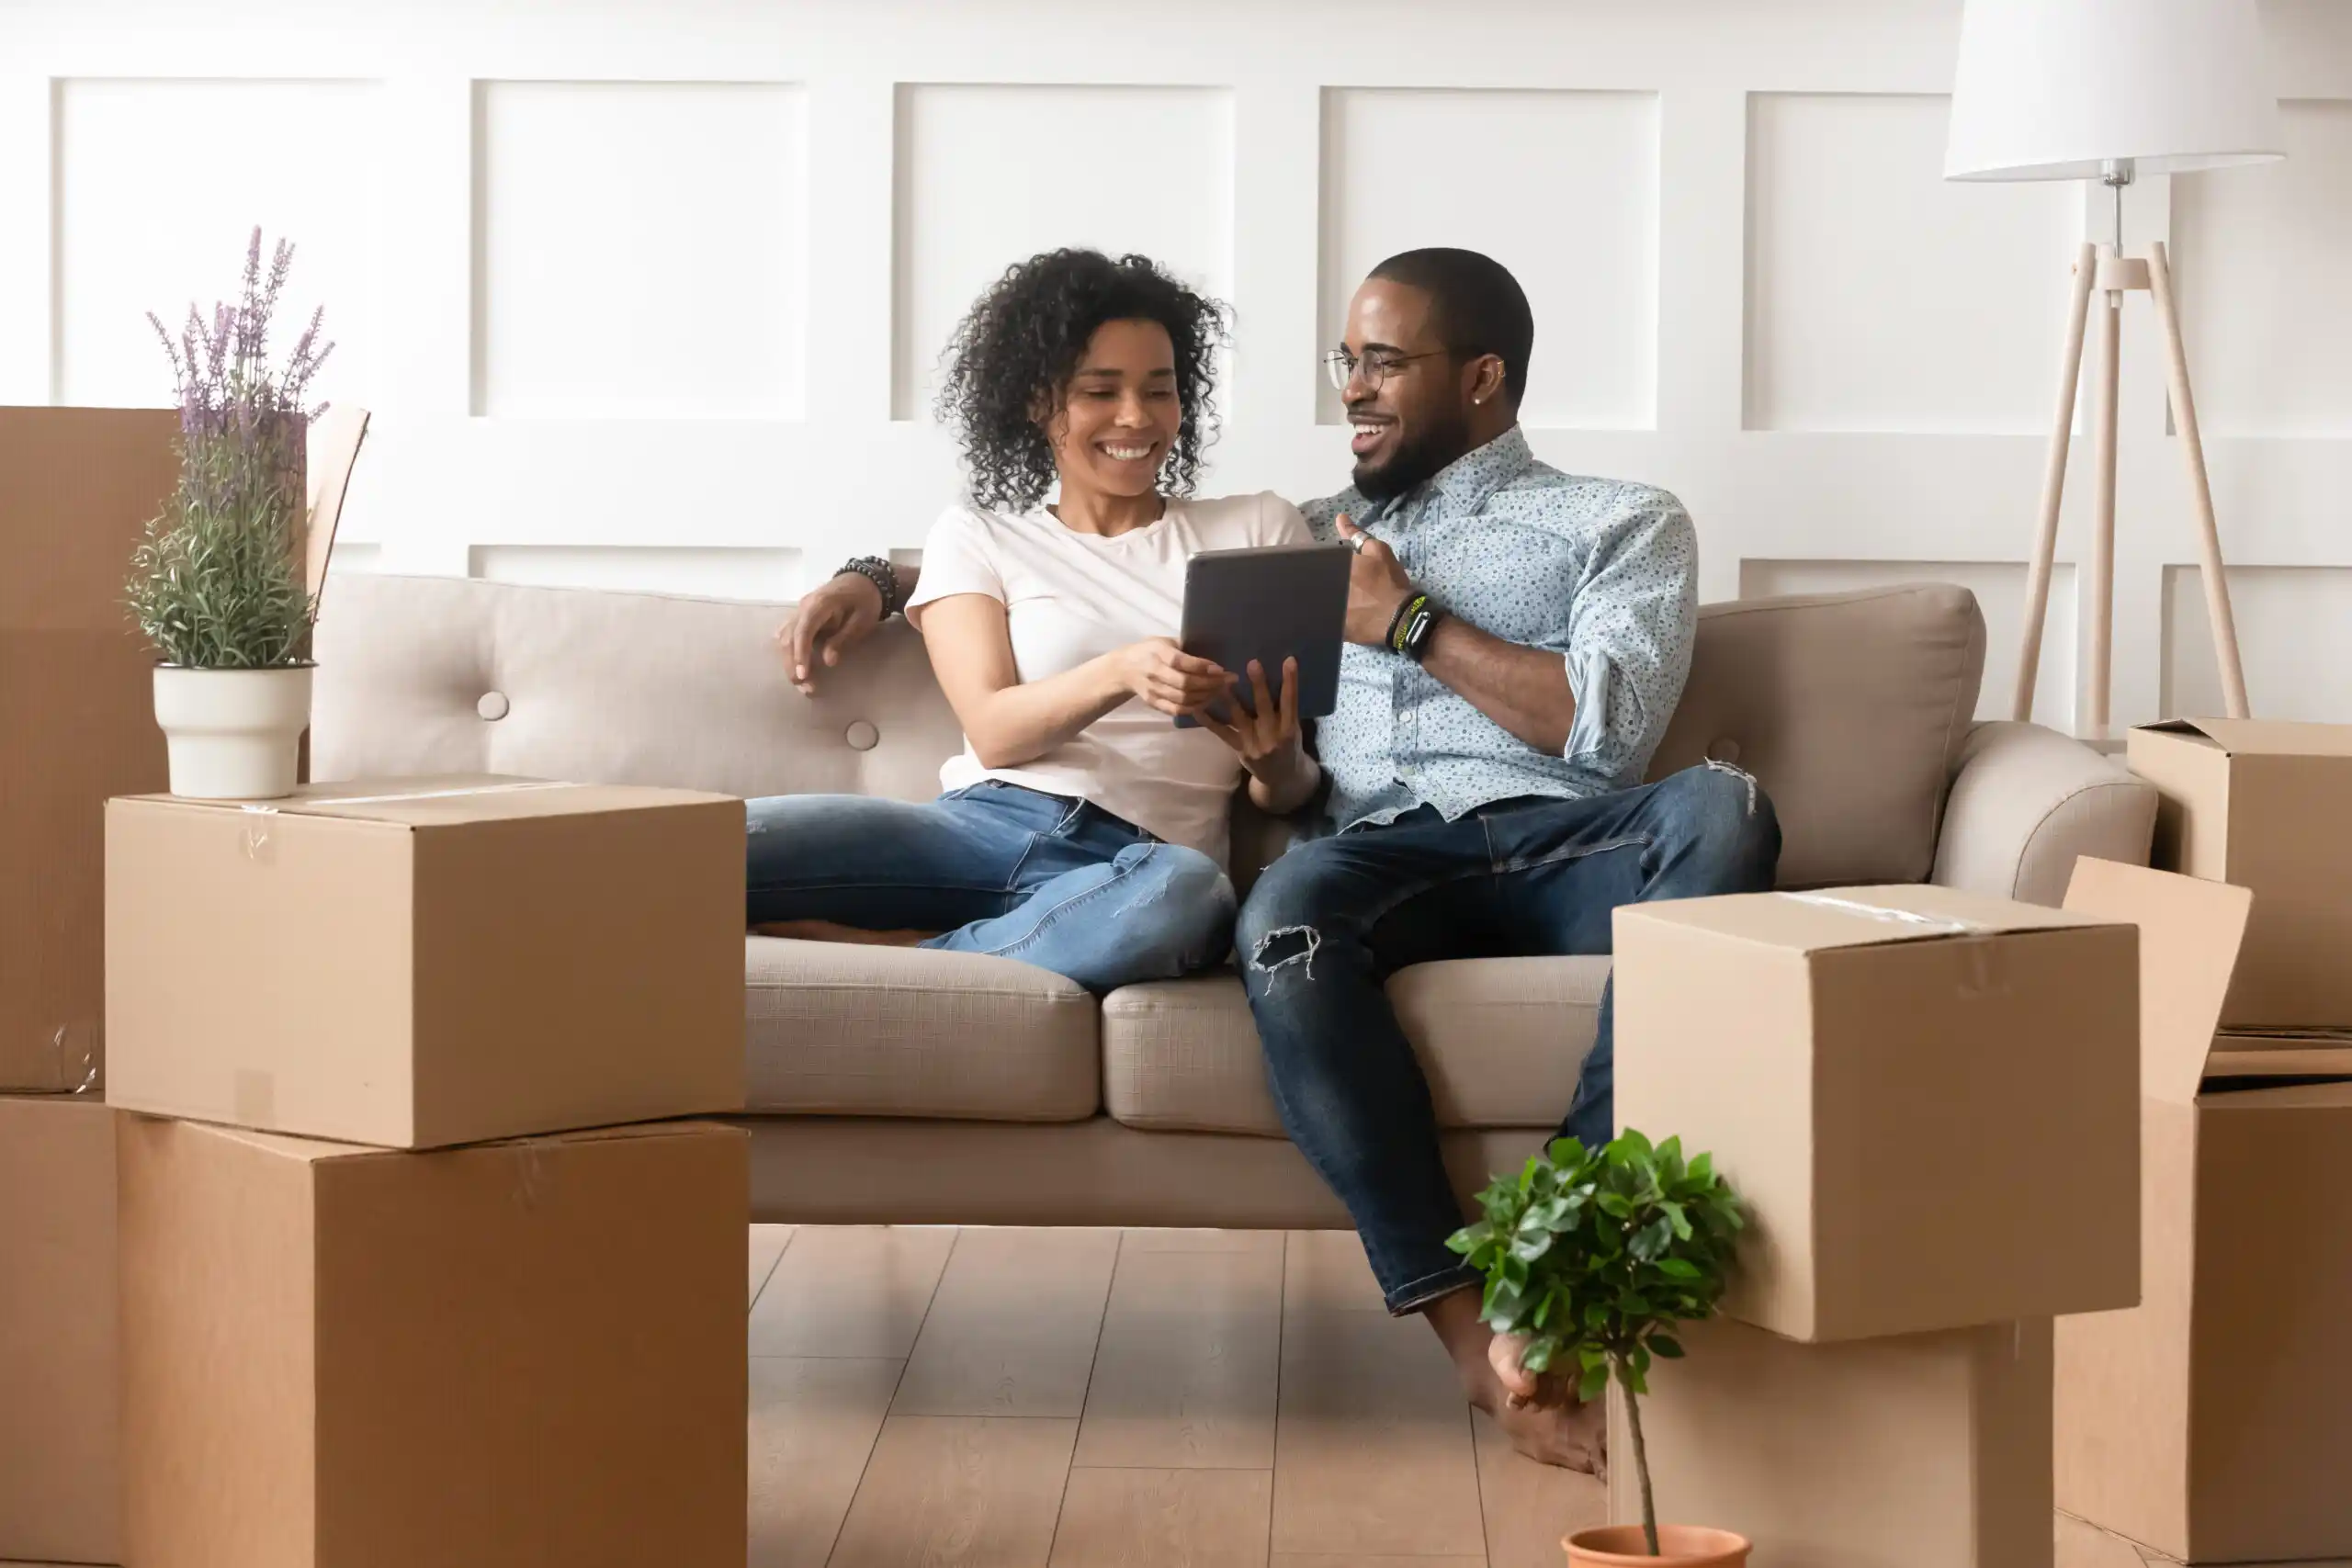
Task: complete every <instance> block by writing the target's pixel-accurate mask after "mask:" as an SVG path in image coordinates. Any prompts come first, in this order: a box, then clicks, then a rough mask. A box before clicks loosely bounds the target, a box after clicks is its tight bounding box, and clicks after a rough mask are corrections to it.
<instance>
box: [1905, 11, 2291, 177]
mask: <svg viewBox="0 0 2352 1568" xmlns="http://www.w3.org/2000/svg"><path fill="white" fill-rule="evenodd" d="M2285 156H2286V152H2285V149H2284V148H2283V146H2282V145H2281V143H2280V141H2279V135H2278V97H2277V96H2276V94H2275V92H2274V91H2273V89H2272V87H2271V85H2270V62H2269V58H2268V55H2267V50H2266V46H2265V44H2264V42H2263V37H2262V19H2261V17H2259V16H2258V15H2257V14H2256V9H2255V0H1967V6H1966V9H1965V10H1964V11H1963V12H1962V18H1961V24H1960V68H1959V72H1958V73H1957V74H1956V76H1955V77H1954V79H1953V82H1952V93H1951V141H1949V142H1948V143H1947V145H1946V147H1945V152H1944V177H1945V178H1946V179H1953V180H2072V179H2086V178H2093V177H2096V176H2097V175H2099V174H2100V173H2101V172H2102V169H2103V166H2104V165H2105V164H2107V163H2108V162H2109V160H2119V159H2126V158H2128V159H2131V161H2132V162H2133V163H2134V164H2135V165H2136V167H2137V171H2138V172H2139V173H2141V174H2146V175H2174V174H2181V173H2184V172H2186V171H2188V170H2191V169H2214V168H2221V167H2222V166H2224V165H2226V164H2252V163H2261V162H2264V161H2266V160H2268V159H2272V158H2282V157H2285Z"/></svg>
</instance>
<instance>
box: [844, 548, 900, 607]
mask: <svg viewBox="0 0 2352 1568" xmlns="http://www.w3.org/2000/svg"><path fill="white" fill-rule="evenodd" d="M853 573H854V574H855V575H857V576H859V577H862V578H864V579H865V581H868V582H871V583H872V584H874V586H875V587H876V588H877V589H879V590H880V591H881V593H882V618H883V619H884V620H886V621H887V620H888V619H889V618H890V617H891V616H892V615H897V614H898V613H899V611H900V610H901V609H903V608H905V597H904V595H902V594H901V593H900V592H899V573H898V570H897V569H896V568H895V567H893V566H891V564H890V563H889V562H888V561H887V560H884V559H883V558H881V557H879V556H859V557H858V558H855V559H854V560H850V561H845V562H843V563H842V569H841V570H839V571H837V572H835V573H833V575H834V576H835V577H847V576H850V575H851V574H853Z"/></svg>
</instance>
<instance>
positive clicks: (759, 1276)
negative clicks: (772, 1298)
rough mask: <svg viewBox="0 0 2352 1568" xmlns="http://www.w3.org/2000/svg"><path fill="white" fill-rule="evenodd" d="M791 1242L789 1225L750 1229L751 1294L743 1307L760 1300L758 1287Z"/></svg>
mask: <svg viewBox="0 0 2352 1568" xmlns="http://www.w3.org/2000/svg"><path fill="white" fill-rule="evenodd" d="M791 1240H792V1227H791V1226H790V1225H753V1226H752V1237H751V1242H752V1293H751V1296H750V1298H749V1299H748V1300H746V1301H745V1302H744V1303H743V1304H744V1305H745V1306H746V1307H749V1306H750V1305H751V1304H752V1302H756V1301H758V1300H759V1299H760V1287H761V1286H763V1285H764V1284H766V1283H767V1282H768V1276H769V1275H770V1274H773V1273H775V1265H776V1260H777V1259H778V1258H782V1257H783V1256H784V1249H785V1247H786V1244H787V1243H789V1242H790V1241H791Z"/></svg>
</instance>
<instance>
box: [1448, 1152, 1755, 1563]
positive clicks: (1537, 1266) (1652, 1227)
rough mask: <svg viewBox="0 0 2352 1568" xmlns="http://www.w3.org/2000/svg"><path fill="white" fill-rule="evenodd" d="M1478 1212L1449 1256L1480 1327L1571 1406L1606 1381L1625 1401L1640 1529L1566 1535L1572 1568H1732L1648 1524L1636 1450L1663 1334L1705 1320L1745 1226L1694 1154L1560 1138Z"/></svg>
mask: <svg viewBox="0 0 2352 1568" xmlns="http://www.w3.org/2000/svg"><path fill="white" fill-rule="evenodd" d="M1479 1202H1480V1204H1481V1206H1482V1207H1483V1209H1484V1211H1485V1217H1484V1218H1483V1219H1481V1220H1479V1221H1478V1222H1477V1223H1476V1224H1472V1225H1469V1226H1466V1227H1465V1228H1464V1229H1463V1230H1461V1231H1458V1232H1456V1233H1455V1234H1454V1235H1453V1239H1452V1240H1451V1241H1450V1242H1448V1244H1447V1245H1448V1246H1450V1247H1453V1250H1454V1251H1455V1252H1458V1253H1460V1254H1461V1255H1462V1256H1463V1257H1464V1258H1467V1259H1468V1260H1469V1262H1470V1265H1471V1267H1472V1268H1474V1269H1477V1270H1478V1271H1479V1272H1480V1273H1482V1274H1483V1275H1485V1276H1486V1281H1487V1289H1486V1296H1485V1300H1484V1303H1483V1307H1482V1313H1481V1315H1482V1316H1483V1317H1484V1318H1485V1320H1486V1322H1487V1325H1488V1326H1490V1327H1492V1328H1493V1329H1494V1330H1495V1332H1496V1333H1498V1334H1503V1335H1513V1336H1521V1337H1524V1338H1525V1340H1526V1343H1525V1345H1524V1346H1523V1347H1522V1348H1521V1354H1520V1364H1521V1366H1523V1367H1524V1368H1525V1369H1526V1370H1527V1371H1531V1372H1534V1373H1537V1374H1539V1375H1544V1376H1554V1377H1559V1378H1562V1379H1566V1380H1569V1381H1572V1382H1573V1383H1574V1385H1575V1392H1576V1395H1577V1398H1578V1399H1582V1400H1592V1399H1599V1398H1601V1397H1603V1396H1604V1395H1605V1394H1606V1393H1608V1390H1609V1382H1610V1380H1611V1378H1612V1377H1613V1378H1615V1380H1616V1381H1617V1383H1618V1385H1619V1386H1620V1387H1622V1388H1623V1390H1624V1393H1625V1424H1626V1427H1627V1430H1628V1433H1629V1435H1630V1436H1631V1438H1632V1439H1633V1449H1634V1454H1633V1460H1634V1473H1635V1475H1636V1476H1637V1477H1638V1478H1639V1480H1640V1482H1641V1489H1642V1522H1641V1524H1640V1525H1639V1526H1633V1525H1618V1526H1611V1527H1609V1528H1607V1529H1589V1530H1579V1531H1577V1533H1576V1534H1575V1535H1573V1536H1570V1537H1569V1538H1568V1539H1567V1540H1566V1542H1565V1544H1566V1548H1567V1553H1568V1562H1569V1563H1570V1564H1571V1565H1572V1568H1574V1565H1578V1564H1589V1565H1593V1568H1599V1565H1601V1564H1619V1563H1651V1564H1657V1563H1674V1564H1678V1565H1682V1568H1740V1565H1741V1564H1744V1563H1745V1562H1747V1552H1748V1543H1747V1540H1744V1539H1742V1538H1741V1537H1739V1536H1736V1535H1734V1534H1732V1533H1731V1532H1729V1531H1727V1530H1718V1529H1701V1528H1698V1527H1693V1526H1688V1525H1667V1526H1665V1527H1663V1528H1661V1527H1660V1526H1659V1524H1658V1522H1657V1505H1656V1503H1655V1501H1654V1500H1653V1499H1652V1496H1651V1494H1650V1468H1649V1455H1648V1453H1647V1452H1646V1451H1645V1449H1644V1448H1643V1443H1642V1416H1641V1398H1642V1396H1643V1395H1644V1394H1645V1393H1648V1392H1649V1381H1648V1380H1649V1371H1650V1367H1651V1365H1652V1363H1653V1360H1654V1359H1660V1360H1674V1359H1679V1357H1680V1356H1681V1355H1682V1346H1681V1344H1680V1343H1679V1341H1677V1340H1676V1339H1675V1338H1674V1337H1673V1335H1672V1334H1671V1333H1670V1332H1668V1331H1669V1330H1670V1329H1671V1328H1672V1327H1673V1325H1675V1324H1677V1323H1681V1322H1690V1321H1694V1320H1697V1319H1700V1318H1704V1317H1708V1316H1712V1315H1713V1313H1714V1310H1715V1303H1716V1302H1717V1301H1718V1300H1719V1299H1720V1298H1721V1297H1722V1295H1723V1291H1724V1282H1725V1279H1726V1277H1727V1275H1728V1273H1729V1270H1730V1268H1731V1262H1732V1250H1733V1246H1734V1243H1735V1241H1736V1238H1737V1236H1738V1234H1739V1231H1740V1228H1741V1225H1742V1224H1743V1221H1742V1218H1741V1214H1740V1206H1739V1200H1738V1199H1737V1197H1736V1196H1735V1195H1734V1194H1733V1192H1732V1190H1731V1189H1730V1188H1729V1187H1728V1186H1726V1185H1725V1184H1724V1179H1723V1178H1721V1177H1719V1176H1717V1175H1716V1174H1715V1172H1714V1168H1713V1161H1712V1160H1711V1159H1710V1158H1709V1157H1708V1156H1705V1155H1703V1154H1702V1155H1700V1156H1697V1157H1696V1158H1694V1159H1690V1160H1687V1161H1686V1160H1685V1159H1684V1158H1683V1157H1682V1144H1681V1140H1680V1139H1679V1138H1668V1140H1667V1141H1666V1142H1665V1143H1663V1144H1660V1145H1652V1144H1651V1143H1650V1141H1649V1139H1647V1138H1645V1137H1644V1136H1643V1135H1642V1134H1639V1133H1636V1132H1633V1131H1631V1130H1628V1131H1626V1132H1624V1133H1623V1134H1619V1135H1618V1137H1617V1138H1616V1140H1615V1141H1614V1142H1612V1143H1611V1144H1610V1145H1608V1146H1607V1147H1605V1148H1600V1149H1591V1150H1588V1149H1587V1148H1586V1147H1585V1146H1584V1145H1582V1144H1581V1143H1579V1142H1578V1141H1577V1140H1576V1139H1574V1138H1562V1139H1560V1140H1558V1141H1557V1142H1555V1143H1554V1144H1553V1145H1551V1147H1550V1148H1549V1149H1547V1150H1545V1151H1544V1154H1543V1155H1541V1156H1538V1157H1536V1158H1533V1159H1531V1160H1529V1161H1528V1162H1527V1168H1525V1169H1524V1170H1522V1171H1521V1172H1520V1174H1519V1176H1518V1177H1517V1179H1511V1178H1509V1177H1502V1178H1498V1179H1496V1181H1495V1182H1494V1184H1493V1185H1492V1186H1490V1187H1488V1188H1487V1190H1486V1191H1485V1192H1484V1193H1482V1194H1480V1196H1479Z"/></svg>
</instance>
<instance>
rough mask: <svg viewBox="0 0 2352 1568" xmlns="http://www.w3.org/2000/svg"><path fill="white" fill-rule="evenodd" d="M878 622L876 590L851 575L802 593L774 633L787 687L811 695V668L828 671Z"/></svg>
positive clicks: (814, 680)
mask: <svg viewBox="0 0 2352 1568" xmlns="http://www.w3.org/2000/svg"><path fill="white" fill-rule="evenodd" d="M881 624H882V590H881V589H879V588H877V587H876V586H875V584H874V582H873V580H872V579H870V578H867V577H865V576H862V575H861V574H859V573H857V572H854V571H845V572H842V574H841V575H840V576H839V577H836V578H834V579H833V580H832V581H830V582H828V583H826V584H824V585H823V586H822V587H820V588H818V589H816V590H814V591H813V592H810V593H809V594H808V595H807V596H806V597H805V598H803V599H802V600H801V601H800V603H799V604H796V605H795V606H793V611H792V618H791V619H790V620H788V621H786V622H785V623H784V625H782V626H778V627H777V628H776V629H775V645H776V649H777V651H778V652H780V653H781V654H783V656H784V663H785V668H786V669H787V670H789V671H791V672H792V683H793V684H794V685H795V686H797V687H798V688H799V689H800V693H801V694H802V695H803V696H811V697H813V696H815V695H816V694H817V670H818V667H819V666H820V665H821V666H822V667H824V668H825V669H827V670H831V668H833V666H835V665H837V664H839V663H840V662H841V661H842V654H844V653H847V652H848V651H849V650H850V649H853V648H855V647H856V646H857V645H858V644H859V643H861V642H864V641H865V639H866V638H867V637H872V636H873V635H874V628H875V627H876V626H880V625H881Z"/></svg>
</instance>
